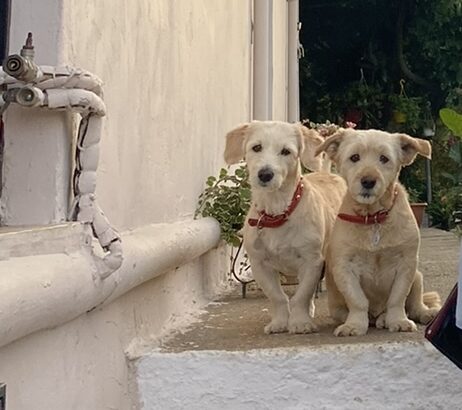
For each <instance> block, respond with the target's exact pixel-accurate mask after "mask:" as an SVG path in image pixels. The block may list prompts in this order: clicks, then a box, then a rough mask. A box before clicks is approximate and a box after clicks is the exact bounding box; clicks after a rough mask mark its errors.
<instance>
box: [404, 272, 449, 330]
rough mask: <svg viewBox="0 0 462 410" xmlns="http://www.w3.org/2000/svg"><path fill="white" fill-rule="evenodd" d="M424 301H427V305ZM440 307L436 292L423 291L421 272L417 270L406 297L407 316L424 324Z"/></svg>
mask: <svg viewBox="0 0 462 410" xmlns="http://www.w3.org/2000/svg"><path fill="white" fill-rule="evenodd" d="M426 301H428V306H427V304H426V303H425V302H426ZM440 307H441V300H440V298H439V295H438V294H437V293H436V292H431V293H426V294H424V293H423V277H422V273H420V272H419V271H417V272H416V274H415V278H414V282H413V283H412V287H411V291H410V292H409V295H408V297H407V299H406V311H407V312H408V315H409V317H410V318H411V319H412V320H415V321H416V322H419V323H421V324H424V325H425V324H427V323H428V322H430V320H432V319H433V318H434V317H435V316H436V314H437V313H438V311H439V310H440Z"/></svg>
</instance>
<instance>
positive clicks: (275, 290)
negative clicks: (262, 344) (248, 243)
mask: <svg viewBox="0 0 462 410" xmlns="http://www.w3.org/2000/svg"><path fill="white" fill-rule="evenodd" d="M249 258H250V265H251V267H252V275H253V277H254V279H255V281H256V282H257V284H258V286H260V288H261V289H262V290H263V293H264V294H265V295H266V297H267V298H268V299H269V300H270V303H271V322H270V323H268V324H267V325H266V326H265V333H268V334H269V333H282V332H287V324H288V320H289V298H288V297H287V295H286V294H285V293H284V290H283V289H282V286H281V279H280V276H279V272H278V271H276V270H275V269H273V268H272V267H271V266H270V265H269V264H265V263H264V262H263V263H261V262H259V261H255V260H252V258H251V257H250V256H249Z"/></svg>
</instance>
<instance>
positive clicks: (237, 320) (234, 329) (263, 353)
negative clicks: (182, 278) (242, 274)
mask: <svg viewBox="0 0 462 410" xmlns="http://www.w3.org/2000/svg"><path fill="white" fill-rule="evenodd" d="M458 257H459V241H458V239H457V238H456V237H455V236H454V235H452V234H450V233H448V232H443V231H438V230H435V229H424V230H423V231H422V246H421V252H420V269H421V271H422V273H423V274H424V278H425V279H424V280H425V289H426V290H436V291H438V292H439V293H440V295H441V297H442V298H443V299H445V298H446V297H447V295H448V294H449V292H450V290H451V288H452V287H453V285H454V283H455V282H456V278H457V264H458ZM285 289H286V290H287V292H288V293H289V294H290V293H291V292H293V289H294V288H293V287H292V286H286V287H285ZM268 308H269V304H268V301H267V299H266V298H265V297H264V296H263V295H262V293H261V292H260V291H259V290H258V289H257V288H255V287H254V288H253V289H251V290H250V291H249V292H248V295H247V298H246V299H243V298H242V297H241V293H240V289H239V288H237V289H236V291H235V292H234V293H233V294H230V295H227V296H226V297H224V298H222V299H221V300H219V301H217V302H215V303H212V304H211V305H210V306H209V307H208V308H207V310H206V312H205V313H204V314H203V315H202V316H201V317H200V318H199V320H198V321H197V322H196V323H194V324H192V325H191V326H190V328H189V329H188V330H187V331H185V332H182V333H179V334H177V335H175V336H174V337H172V338H170V339H169V340H166V341H165V342H164V343H163V344H162V346H161V347H160V348H159V349H157V350H156V351H154V352H152V353H150V354H148V355H144V356H143V357H141V358H140V359H139V360H138V361H137V363H136V371H137V380H138V388H139V393H140V397H141V398H142V401H143V402H144V407H143V408H144V409H177V408H178V409H180V408H190V409H195V408H197V409H199V408H200V409H329V410H330V409H372V408H374V409H450V408H461V404H460V403H462V391H461V389H460V386H462V372H461V371H459V369H457V367H455V366H454V365H453V364H452V363H450V362H449V361H448V360H447V359H446V358H445V357H443V356H442V355H441V354H439V353H438V352H437V351H436V350H435V349H434V348H433V347H432V346H431V345H430V344H429V343H427V342H426V341H425V340H424V338H423V327H422V326H420V327H419V330H418V332H414V333H390V332H389V331H387V330H379V329H375V328H371V329H369V331H368V334H367V335H365V336H362V337H349V338H338V337H334V336H333V334H332V332H333V329H334V324H333V322H332V321H330V319H329V316H328V312H327V297H326V292H322V293H321V295H320V297H319V298H318V299H317V300H316V317H317V320H318V322H319V323H320V331H319V333H316V334H310V335H289V334H278V335H266V334H264V333H263V327H264V325H265V324H266V323H267V322H268V321H269V312H268Z"/></svg>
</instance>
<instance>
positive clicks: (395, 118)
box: [393, 110, 407, 124]
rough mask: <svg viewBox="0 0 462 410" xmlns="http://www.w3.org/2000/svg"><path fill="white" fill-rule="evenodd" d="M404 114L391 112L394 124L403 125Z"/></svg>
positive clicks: (404, 120)
mask: <svg viewBox="0 0 462 410" xmlns="http://www.w3.org/2000/svg"><path fill="white" fill-rule="evenodd" d="M406 119H407V118H406V114H404V113H403V112H401V111H397V110H395V111H393V121H394V122H396V124H404V123H405V122H406Z"/></svg>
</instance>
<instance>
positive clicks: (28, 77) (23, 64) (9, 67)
mask: <svg viewBox="0 0 462 410" xmlns="http://www.w3.org/2000/svg"><path fill="white" fill-rule="evenodd" d="M34 54H35V52H34V46H33V45H32V33H29V34H28V35H27V39H26V44H24V46H23V47H22V49H21V51H20V53H19V54H12V55H10V56H8V57H7V58H6V59H5V61H4V62H3V71H5V73H7V74H8V75H10V76H12V77H14V78H16V79H17V80H20V81H23V82H26V83H27V82H31V81H34V80H35V79H36V78H37V73H38V71H39V68H38V66H37V65H36V64H35V63H34Z"/></svg>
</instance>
